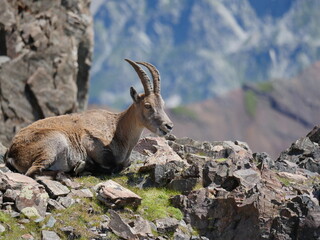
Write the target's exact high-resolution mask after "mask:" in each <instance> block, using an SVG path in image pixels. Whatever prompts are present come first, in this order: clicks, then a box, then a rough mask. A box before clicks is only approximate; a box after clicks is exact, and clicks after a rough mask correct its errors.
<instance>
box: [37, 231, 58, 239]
mask: <svg viewBox="0 0 320 240" xmlns="http://www.w3.org/2000/svg"><path fill="white" fill-rule="evenodd" d="M41 234H42V240H60V237H59V236H58V234H56V233H55V232H53V231H48V230H42V232H41Z"/></svg>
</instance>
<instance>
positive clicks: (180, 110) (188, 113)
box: [171, 106, 198, 120]
mask: <svg viewBox="0 0 320 240" xmlns="http://www.w3.org/2000/svg"><path fill="white" fill-rule="evenodd" d="M171 111H172V113H174V114H176V115H177V116H181V117H186V118H189V119H191V120H197V119H198V117H197V114H196V113H195V112H194V111H193V110H191V109H189V108H187V107H185V106H178V107H175V108H172V109H171Z"/></svg>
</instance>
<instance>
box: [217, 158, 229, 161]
mask: <svg viewBox="0 0 320 240" xmlns="http://www.w3.org/2000/svg"><path fill="white" fill-rule="evenodd" d="M227 160H228V158H218V159H215V161H216V162H225V161H227Z"/></svg>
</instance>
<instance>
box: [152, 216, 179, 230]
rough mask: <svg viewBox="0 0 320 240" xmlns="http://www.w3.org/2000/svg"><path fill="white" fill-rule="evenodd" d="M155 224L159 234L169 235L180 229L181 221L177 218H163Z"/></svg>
mask: <svg viewBox="0 0 320 240" xmlns="http://www.w3.org/2000/svg"><path fill="white" fill-rule="evenodd" d="M155 224H156V226H157V230H158V232H159V233H168V232H174V231H175V230H176V229H177V228H178V226H179V221H178V220H177V219H175V218H163V219H157V220H156V221H155Z"/></svg>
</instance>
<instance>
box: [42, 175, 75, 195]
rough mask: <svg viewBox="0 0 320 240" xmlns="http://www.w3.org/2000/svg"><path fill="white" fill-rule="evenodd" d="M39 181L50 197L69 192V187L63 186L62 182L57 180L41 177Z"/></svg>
mask: <svg viewBox="0 0 320 240" xmlns="http://www.w3.org/2000/svg"><path fill="white" fill-rule="evenodd" d="M40 182H41V184H43V185H44V186H45V187H46V189H47V191H48V193H49V195H50V197H52V198H57V197H59V196H65V195H67V194H68V193H69V192H70V190H69V188H67V187H66V186H64V185H63V184H61V183H59V182H57V181H53V180H49V179H41V180H40Z"/></svg>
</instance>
